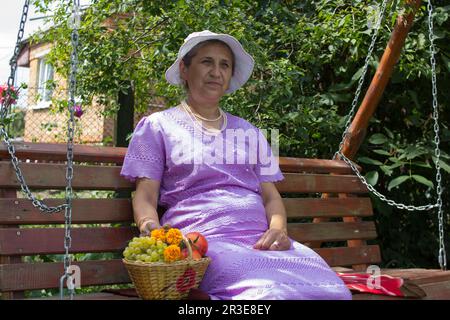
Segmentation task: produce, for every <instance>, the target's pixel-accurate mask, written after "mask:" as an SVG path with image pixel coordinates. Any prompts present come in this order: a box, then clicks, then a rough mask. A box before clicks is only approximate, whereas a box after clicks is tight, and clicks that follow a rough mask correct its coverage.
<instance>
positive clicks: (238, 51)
mask: <svg viewBox="0 0 450 320" xmlns="http://www.w3.org/2000/svg"><path fill="white" fill-rule="evenodd" d="M211 39H217V40H220V41H223V42H225V43H226V44H227V45H228V46H229V47H230V49H231V50H232V51H233V54H234V74H233V76H232V77H231V80H230V86H229V88H228V89H227V90H226V91H225V93H231V92H234V91H236V90H237V89H239V88H240V87H242V86H243V85H244V83H246V82H247V80H248V79H249V78H250V75H251V74H252V71H253V66H254V65H255V61H254V60H253V57H252V56H251V55H250V54H248V53H247V52H246V51H245V50H244V48H243V47H242V45H241V44H240V43H239V41H237V40H236V38H235V37H232V36H230V35H228V34H224V33H214V32H211V31H209V30H203V31H200V32H193V33H191V34H190V35H188V36H187V38H186V39H184V43H183V45H182V46H181V47H180V50H179V51H178V57H177V60H175V62H174V63H173V64H172V65H171V66H170V68H169V69H167V71H166V79H167V81H168V82H169V83H170V84H173V85H181V84H183V80H182V79H181V77H180V61H181V60H182V59H183V57H184V56H185V55H186V54H187V53H188V52H189V51H191V49H192V48H193V47H195V46H196V45H197V44H199V43H200V42H203V41H206V40H211Z"/></svg>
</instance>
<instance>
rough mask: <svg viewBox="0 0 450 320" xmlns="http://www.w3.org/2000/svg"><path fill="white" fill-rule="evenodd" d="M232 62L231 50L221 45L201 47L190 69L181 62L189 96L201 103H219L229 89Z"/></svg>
mask: <svg viewBox="0 0 450 320" xmlns="http://www.w3.org/2000/svg"><path fill="white" fill-rule="evenodd" d="M232 61H233V60H232V52H231V51H230V49H229V48H228V47H227V46H226V45H223V44H220V43H211V44H206V45H204V46H203V47H201V48H200V49H199V50H198V52H197V53H196V54H195V55H194V56H193V57H192V60H191V64H190V66H189V67H187V66H186V65H185V64H184V62H183V61H181V63H180V73H181V78H182V79H183V80H186V81H187V85H188V94H189V95H190V96H192V98H193V99H194V100H196V101H199V102H200V101H204V102H213V103H216V102H218V100H219V99H220V98H221V97H222V96H223V95H224V94H225V91H226V90H227V89H228V87H229V84H230V79H231V76H232V70H233V66H232Z"/></svg>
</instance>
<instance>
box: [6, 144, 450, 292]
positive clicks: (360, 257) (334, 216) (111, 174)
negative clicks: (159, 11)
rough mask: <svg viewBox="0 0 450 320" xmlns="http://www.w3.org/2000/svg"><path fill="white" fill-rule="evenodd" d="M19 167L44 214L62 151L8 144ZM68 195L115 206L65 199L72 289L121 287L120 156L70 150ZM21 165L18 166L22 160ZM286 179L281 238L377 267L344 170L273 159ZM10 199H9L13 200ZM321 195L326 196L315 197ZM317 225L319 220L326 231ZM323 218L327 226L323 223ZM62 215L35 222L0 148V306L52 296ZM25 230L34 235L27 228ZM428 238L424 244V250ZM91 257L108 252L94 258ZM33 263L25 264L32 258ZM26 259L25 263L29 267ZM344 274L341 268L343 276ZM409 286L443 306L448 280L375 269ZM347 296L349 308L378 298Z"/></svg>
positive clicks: (126, 207)
mask: <svg viewBox="0 0 450 320" xmlns="http://www.w3.org/2000/svg"><path fill="white" fill-rule="evenodd" d="M16 152H17V156H18V157H19V158H20V159H21V160H22V161H21V163H20V167H21V169H22V172H23V175H24V177H25V179H26V182H27V183H28V185H29V186H30V189H32V190H34V191H47V192H48V194H47V196H46V197H49V199H46V203H47V204H48V205H51V206H54V205H57V204H62V203H63V202H64V199H52V195H54V194H55V190H59V191H64V189H65V186H66V178H65V170H66V169H65V163H64V161H65V159H66V145H65V144H61V145H55V144H32V143H24V144H19V145H16ZM74 153H75V155H74V161H75V162H76V165H75V169H74V180H73V188H74V191H76V192H78V191H83V190H97V191H116V192H119V194H120V196H121V198H117V197H112V196H111V194H110V195H109V196H108V197H104V198H100V197H98V196H96V197H95V198H86V194H88V193H85V195H83V194H81V193H77V196H76V198H75V199H74V200H73V218H72V223H73V228H72V239H73V240H72V247H71V249H70V252H71V253H91V257H90V258H91V259H92V260H89V259H86V258H87V257H86V256H85V257H84V258H85V259H86V260H84V261H76V260H75V261H73V264H75V265H78V266H79V267H80V269H81V284H82V287H83V288H85V287H90V286H104V285H113V284H129V283H130V279H129V276H128V274H127V271H126V269H125V267H124V266H123V264H122V262H121V260H120V257H121V252H122V250H123V249H124V248H125V246H126V245H127V242H128V241H129V240H130V239H131V238H132V237H133V236H136V235H137V234H138V232H137V229H136V227H135V226H134V224H133V214H132V204H131V192H132V191H133V189H134V185H133V184H132V183H130V182H128V181H127V180H125V179H123V178H121V177H120V176H119V172H120V168H121V167H120V166H121V164H122V162H123V158H124V156H125V153H126V148H112V147H93V146H83V145H76V146H75V148H74ZM27 159H28V160H27ZM280 167H281V169H282V171H283V173H284V175H285V177H286V179H285V180H284V181H282V182H280V183H278V184H277V188H278V189H279V191H280V193H281V194H282V195H283V196H284V203H285V205H286V209H287V213H288V219H289V235H290V237H292V238H293V239H295V240H297V241H300V242H302V243H305V244H307V245H309V246H311V247H313V248H314V250H316V251H317V252H318V253H319V254H320V255H321V256H322V257H323V258H324V259H325V260H326V261H327V262H328V264H329V265H330V266H332V267H335V268H337V269H336V270H346V271H351V270H357V271H363V272H364V271H365V270H366V267H367V266H368V265H372V264H378V263H380V261H381V254H380V248H379V246H378V245H377V244H376V242H375V240H376V238H377V232H376V226H375V224H374V222H373V220H372V214H373V211H372V206H371V201H370V198H369V196H368V194H367V190H366V188H365V187H364V186H363V185H362V184H361V183H360V181H359V180H358V178H357V177H356V176H355V175H353V174H352V172H351V171H350V170H349V168H347V166H346V165H345V163H343V162H341V161H332V160H316V159H298V158H280ZM18 191H19V192H18ZM322 193H327V194H328V197H326V198H323V197H321V194H322ZM314 218H316V219H315V221H321V219H318V218H326V219H327V220H328V221H327V222H318V223H314V222H313V219H314ZM329 219H331V220H329ZM63 223H64V214H63V213H57V214H45V213H42V212H40V211H39V210H38V209H36V208H34V207H33V205H32V203H31V201H29V200H28V199H25V198H23V194H22V193H21V192H20V185H19V183H18V181H17V178H16V174H15V171H14V169H13V167H12V164H11V163H10V160H9V155H8V153H7V151H6V148H5V146H4V145H3V144H1V145H0V292H1V298H2V299H21V298H25V297H26V295H25V292H26V291H28V290H40V289H50V288H58V287H59V278H60V276H61V275H62V273H63V265H62V262H49V261H45V260H44V259H42V258H43V257H46V256H47V255H54V254H59V255H61V254H63V253H64V247H63V239H64V229H63V227H64V226H63ZM30 225H34V226H39V227H34V228H30V227H29V226H30ZM431 240H432V239H430V241H431ZM97 253H110V255H109V257H108V258H105V257H102V256H100V257H101V258H100V259H96V257H95V254H97ZM32 257H34V259H32ZM31 260H32V262H30V261H31ZM343 268H345V269H343ZM383 273H385V274H391V275H395V276H400V277H403V278H408V279H410V280H411V281H412V282H413V283H415V284H417V285H419V286H420V287H421V288H422V289H423V290H424V291H425V292H426V294H427V297H426V298H427V299H450V272H442V271H440V270H424V269H412V270H383ZM388 298H390V297H387V296H377V295H367V294H355V295H354V299H388ZM76 299H131V298H130V297H126V296H121V295H117V294H113V293H107V292H100V293H98V292H97V293H93V294H83V295H76Z"/></svg>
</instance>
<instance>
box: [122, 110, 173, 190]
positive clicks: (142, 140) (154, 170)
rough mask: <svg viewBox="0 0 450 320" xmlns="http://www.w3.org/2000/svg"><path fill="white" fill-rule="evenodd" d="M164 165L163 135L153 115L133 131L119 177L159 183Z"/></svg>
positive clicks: (144, 119)
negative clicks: (147, 179) (145, 179)
mask: <svg viewBox="0 0 450 320" xmlns="http://www.w3.org/2000/svg"><path fill="white" fill-rule="evenodd" d="M164 165H165V151H164V141H163V133H162V131H161V129H160V127H159V125H158V122H157V121H156V117H154V115H150V116H148V117H144V118H142V119H141V121H139V123H138V124H137V126H136V128H135V129H134V132H133V136H132V138H131V141H130V144H129V146H128V150H127V153H126V155H125V159H124V162H123V166H122V170H121V172H120V175H121V176H122V177H124V178H126V179H128V180H130V181H132V182H134V181H136V178H149V179H153V180H158V181H161V178H162V175H163V172H164Z"/></svg>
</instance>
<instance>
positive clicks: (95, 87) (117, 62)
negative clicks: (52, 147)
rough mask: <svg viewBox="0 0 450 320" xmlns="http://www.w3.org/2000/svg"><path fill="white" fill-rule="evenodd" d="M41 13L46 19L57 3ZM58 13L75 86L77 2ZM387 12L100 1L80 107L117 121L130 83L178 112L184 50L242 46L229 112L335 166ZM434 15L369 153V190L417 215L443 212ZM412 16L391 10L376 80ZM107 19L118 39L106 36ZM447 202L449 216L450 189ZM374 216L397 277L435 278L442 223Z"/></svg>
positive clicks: (444, 27) (40, 0)
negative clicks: (403, 17) (207, 36)
mask: <svg viewBox="0 0 450 320" xmlns="http://www.w3.org/2000/svg"><path fill="white" fill-rule="evenodd" d="M34 2H35V3H36V4H38V5H39V6H40V10H41V11H42V12H43V13H45V12H46V11H47V10H48V7H49V5H50V3H51V1H49V0H45V1H44V0H35V1H34ZM56 3H57V9H56V11H55V12H54V15H53V21H54V25H55V27H54V28H52V29H50V30H48V31H47V32H46V33H45V34H40V35H39V37H43V39H45V40H48V41H51V42H54V43H55V44H56V46H55V47H54V48H53V50H52V51H51V53H50V62H51V63H52V64H53V65H54V66H55V69H56V71H57V72H60V73H61V74H65V75H67V74H68V70H69V56H70V50H71V46H70V32H71V30H70V28H69V25H68V24H67V19H68V17H69V15H70V9H69V8H70V6H68V5H67V3H68V1H62V0H61V1H58V2H56ZM376 3H377V2H374V1H362V0H358V1H351V2H349V1H344V0H321V1H288V0H285V1H270V0H264V1H255V0H239V1H238V0H221V1H215V0H204V1H199V0H186V1H167V0H164V1H162V0H159V1H158V0H155V1H144V0H134V1H120V0H97V1H94V2H93V5H92V6H91V7H89V8H87V9H86V10H85V11H84V12H83V19H82V23H81V29H80V47H79V61H80V63H79V79H78V95H79V96H80V97H81V98H82V99H83V101H84V104H88V103H89V102H90V101H91V99H92V98H93V97H94V96H95V97H98V99H99V100H100V102H101V103H103V104H105V105H107V107H108V108H107V111H106V113H112V114H114V113H115V112H116V111H117V94H118V93H119V92H120V91H125V90H126V89H127V85H128V83H130V82H129V80H130V81H131V83H132V85H133V88H134V91H135V101H136V108H137V109H138V110H141V111H143V110H145V109H146V108H147V106H148V105H149V104H150V103H151V102H152V100H153V99H155V98H162V99H163V101H164V102H165V103H166V104H167V105H168V106H172V105H174V104H176V103H177V102H178V101H179V99H180V97H181V96H182V95H183V91H182V90H181V89H180V88H176V87H173V86H170V85H168V84H167V83H166V81H165V79H164V72H165V70H166V69H167V68H168V67H169V66H170V65H171V64H172V63H173V61H174V60H175V58H176V55H177V52H178V49H179V46H180V45H181V43H182V42H183V39H184V38H185V37H186V36H187V35H188V34H189V33H190V32H193V31H199V30H203V29H209V30H211V31H215V32H226V33H230V34H232V35H234V36H235V37H236V38H237V39H238V40H240V41H241V42H242V44H243V45H244V47H245V48H246V49H247V50H248V51H249V52H250V53H251V54H252V56H253V57H254V58H255V61H256V64H255V69H254V73H253V75H252V77H251V79H250V80H249V82H248V83H247V85H246V86H245V87H244V88H243V89H241V90H238V91H237V92H236V93H234V94H232V95H230V96H227V97H226V98H225V99H224V101H223V108H224V109H226V110H227V111H229V112H231V113H233V114H236V115H238V116H241V117H243V118H246V119H248V120H249V121H251V122H252V123H254V124H255V125H257V126H258V127H260V128H267V129H270V128H277V129H279V131H280V155H281V156H297V157H317V158H331V157H332V156H333V154H334V152H335V151H336V150H337V147H338V144H339V141H340V139H341V136H342V131H343V129H344V128H343V126H344V124H345V120H346V118H345V115H346V114H347V113H348V111H349V108H350V104H351V101H352V98H353V95H354V90H355V88H356V83H357V81H358V79H359V78H360V77H361V75H362V69H361V67H362V66H363V64H364V59H365V57H366V55H367V51H368V47H369V43H370V38H371V34H372V31H373V30H372V28H371V26H372V25H373V24H374V19H373V18H374V17H375V16H376V13H377V10H376V7H374V5H375V4H376ZM433 4H434V5H435V10H434V27H435V35H436V39H435V45H436V62H437V69H436V72H437V81H438V101H439V105H438V107H439V112H440V114H441V118H440V124H441V131H440V137H441V148H442V149H443V150H444V151H445V152H443V153H442V158H441V162H440V165H441V168H442V170H441V171H442V175H443V178H442V181H443V185H444V186H446V185H449V181H448V180H449V178H448V171H449V170H448V169H449V159H448V154H447V152H448V150H450V148H449V142H450V130H449V123H448V117H445V115H446V114H447V113H449V111H450V110H449V104H448V101H450V91H448V90H444V89H445V88H448V87H449V84H450V79H449V74H450V73H449V71H450V50H449V49H450V48H449V46H450V41H448V38H449V33H450V28H449V24H450V19H449V13H450V6H449V5H446V3H445V2H444V1H434V2H433ZM426 5H427V2H426V1H424V2H423V4H422V6H421V8H420V10H419V12H418V13H417V15H416V19H415V24H414V26H413V28H412V30H411V32H410V34H409V36H408V38H407V40H406V43H405V46H404V49H403V52H402V55H401V57H400V60H399V61H398V64H397V67H396V69H395V71H394V72H393V75H392V78H391V81H390V83H389V84H388V85H387V88H386V90H385V93H384V95H383V97H382V99H381V101H380V103H379V107H378V109H377V111H376V114H375V115H374V117H373V119H372V120H371V123H370V127H369V129H368V134H367V139H366V140H365V141H364V143H363V145H362V146H361V149H360V151H359V153H358V155H359V158H358V160H359V162H360V163H361V164H363V165H364V169H365V172H367V173H366V178H367V179H368V181H369V183H371V184H373V185H374V186H375V187H376V188H377V190H379V191H381V192H382V193H386V194H389V198H392V199H395V200H397V201H399V202H406V203H416V204H423V203H426V202H434V201H435V190H436V183H435V182H434V176H435V171H434V165H433V164H434V163H433V159H434V161H435V158H433V156H434V147H435V146H434V132H433V125H434V124H433V119H432V107H431V86H430V79H431V74H430V70H431V68H430V54H429V41H428V26H427V16H426ZM407 10H409V9H408V8H406V9H405V8H404V5H403V1H400V0H397V1H392V2H390V4H389V5H388V14H387V17H386V19H385V20H384V22H383V28H382V31H381V32H380V36H379V39H378V41H377V45H376V48H375V50H374V52H373V55H372V56H371V57H370V69H369V74H373V73H374V71H375V68H376V67H377V65H378V61H379V60H380V57H381V56H382V54H383V51H384V49H385V46H386V43H387V41H388V39H389V36H390V31H391V30H392V29H393V26H394V23H395V21H396V18H397V16H398V15H399V14H400V13H402V12H405V11H407ZM119 17H120V19H119ZM106 19H108V21H110V22H113V27H110V28H108V27H107V26H106V24H105V20H106ZM366 87H367V86H366ZM442 115H444V116H442ZM443 198H444V207H445V208H446V212H448V208H450V205H449V190H448V189H447V188H444V191H443ZM374 204H375V208H376V211H377V212H376V219H377V221H376V222H377V225H378V231H379V233H380V241H381V245H382V252H383V254H384V260H385V261H386V262H388V263H390V265H399V266H411V265H419V266H422V267H430V266H436V260H437V258H436V254H437V241H436V239H437V235H436V232H437V227H436V219H435V215H434V212H431V213H415V212H412V213H410V212H403V211H398V210H396V209H392V208H391V207H388V206H386V205H385V204H384V203H382V202H380V201H379V200H377V199H375V198H374ZM446 221H448V216H446ZM448 227H449V226H448V222H447V227H446V228H448ZM447 247H450V244H449V242H448V239H447Z"/></svg>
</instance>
